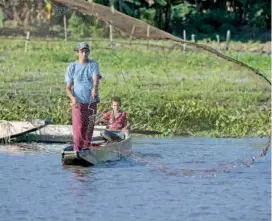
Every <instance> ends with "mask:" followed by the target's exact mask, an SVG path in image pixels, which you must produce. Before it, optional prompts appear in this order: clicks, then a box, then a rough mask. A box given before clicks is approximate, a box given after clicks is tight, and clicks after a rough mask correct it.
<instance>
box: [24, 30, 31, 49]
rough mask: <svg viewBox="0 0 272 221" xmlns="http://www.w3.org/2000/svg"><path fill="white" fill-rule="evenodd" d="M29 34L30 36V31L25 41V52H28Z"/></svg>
mask: <svg viewBox="0 0 272 221" xmlns="http://www.w3.org/2000/svg"><path fill="white" fill-rule="evenodd" d="M29 36H30V31H28V32H27V33H26V41H25V53H26V52H27V45H28V42H29Z"/></svg>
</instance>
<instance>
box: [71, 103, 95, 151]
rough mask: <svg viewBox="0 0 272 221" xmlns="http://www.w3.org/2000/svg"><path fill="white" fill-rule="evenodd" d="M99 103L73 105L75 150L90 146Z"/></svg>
mask: <svg viewBox="0 0 272 221" xmlns="http://www.w3.org/2000/svg"><path fill="white" fill-rule="evenodd" d="M96 111H97V103H92V104H77V106H76V107H75V106H73V107H72V124H73V141H74V150H76V151H77V150H81V149H86V148H88V146H89V144H90V143H91V141H92V136H93V130H94V124H95V119H94V118H95V116H94V115H95V114H96Z"/></svg>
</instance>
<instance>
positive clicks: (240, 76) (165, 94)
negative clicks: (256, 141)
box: [0, 39, 271, 137]
mask: <svg viewBox="0 0 272 221" xmlns="http://www.w3.org/2000/svg"><path fill="white" fill-rule="evenodd" d="M132 43H135V44H131V45H126V46H124V45H122V46H120V45H118V44H116V45H115V46H114V47H113V48H110V47H109V42H108V40H107V39H105V41H92V42H91V44H92V52H91V56H92V57H93V58H94V59H95V60H97V61H98V62H99V64H100V71H101V73H102V75H103V80H102V81H101V85H100V87H101V89H100V95H101V100H102V102H101V104H100V105H99V112H101V113H102V112H104V111H106V110H108V109H109V108H110V97H111V96H112V94H116V95H119V96H121V97H122V100H123V109H124V110H126V111H127V112H128V113H129V117H130V119H131V121H132V123H133V126H134V128H142V129H149V130H156V131H160V132H162V133H163V134H164V135H208V136H220V137H229V136H231V137H241V136H265V135H268V134H269V124H270V122H269V121H270V117H269V110H270V86H269V85H268V84H267V83H266V82H265V81H264V80H262V79H261V78H260V77H258V76H256V75H255V74H254V73H253V72H251V71H250V70H247V69H245V68H242V67H239V66H238V65H236V64H233V63H230V62H228V61H225V60H222V59H220V58H218V57H216V56H214V55H212V54H210V53H207V52H205V51H199V50H194V48H190V47H186V50H185V51H183V50H180V49H178V48H176V47H171V45H170V43H169V42H165V43H164V42H161V46H165V47H164V48H159V47H153V46H152V44H157V43H158V42H149V43H150V45H149V47H147V46H146V44H145V43H146V41H142V43H143V44H139V42H132ZM136 43H137V44H136ZM75 45H76V42H75V41H69V42H63V41H59V40H56V41H51V40H50V41H45V40H43V41H42V40H39V41H36V40H31V41H30V42H28V43H27V47H26V43H25V41H24V40H23V39H21V40H20V39H19V40H15V39H12V40H9V39H6V40H3V41H1V43H0V62H1V66H0V78H1V83H0V88H1V94H2V95H3V96H2V97H1V98H0V109H1V112H0V115H1V117H0V118H1V119H5V120H26V119H30V118H40V119H51V120H52V122H53V123H55V124H71V116H70V106H69V102H68V99H67V97H66V95H65V89H64V72H65V69H66V67H67V65H68V64H69V63H70V62H72V61H74V60H75V59H76V56H75V54H74V53H73V48H74V47H75ZM166 46H167V47H168V48H167V47H166ZM223 53H226V54H227V55H229V56H231V57H233V58H235V59H238V60H240V61H242V62H245V63H247V64H248V65H251V66H253V67H255V68H256V69H258V70H260V71H261V72H262V73H264V75H266V76H267V77H268V78H270V73H271V65H270V57H269V56H267V55H265V54H259V53H258V54H257V53H255V54H253V53H247V52H243V53H241V52H239V53H237V52H235V51H233V50H230V51H228V52H223Z"/></svg>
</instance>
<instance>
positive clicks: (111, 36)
mask: <svg viewBox="0 0 272 221" xmlns="http://www.w3.org/2000/svg"><path fill="white" fill-rule="evenodd" d="M111 23H112V21H111V20H110V47H111V48H112V46H113V44H112V41H113V40H112V24H111Z"/></svg>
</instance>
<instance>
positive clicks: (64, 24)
mask: <svg viewBox="0 0 272 221" xmlns="http://www.w3.org/2000/svg"><path fill="white" fill-rule="evenodd" d="M63 26H64V40H65V41H67V19H66V14H64V15H63Z"/></svg>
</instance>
